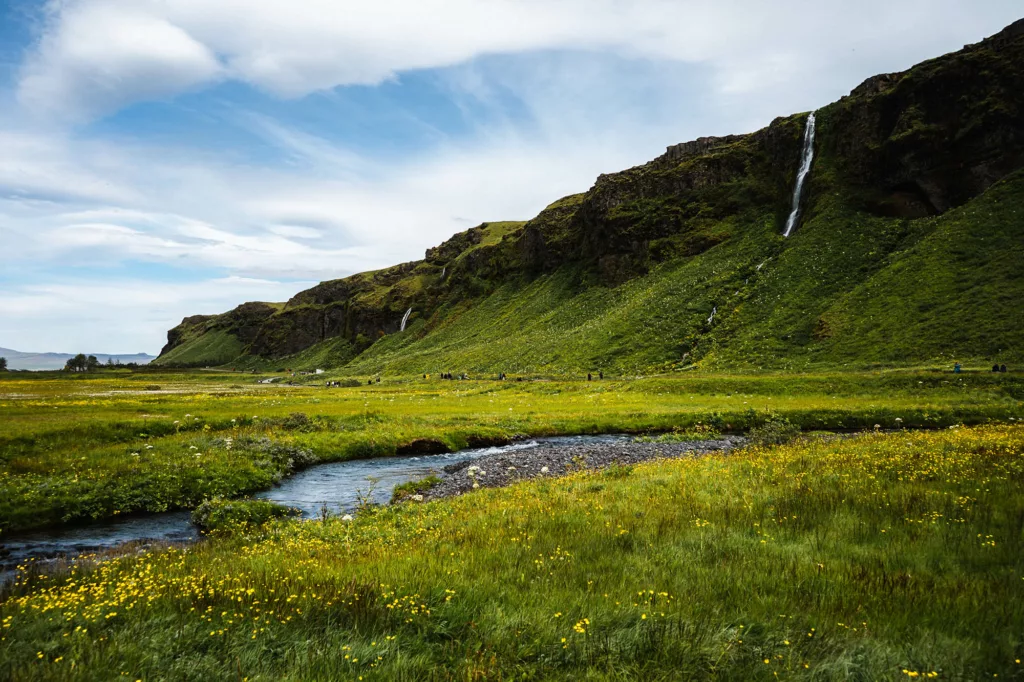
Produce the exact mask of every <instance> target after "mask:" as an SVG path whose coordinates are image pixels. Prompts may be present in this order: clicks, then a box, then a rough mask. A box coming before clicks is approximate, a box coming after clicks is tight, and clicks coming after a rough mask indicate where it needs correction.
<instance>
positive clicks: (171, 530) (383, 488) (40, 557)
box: [0, 435, 630, 582]
mask: <svg viewBox="0 0 1024 682" xmlns="http://www.w3.org/2000/svg"><path fill="white" fill-rule="evenodd" d="M629 438H630V437H629V436H615V435H611V436H561V437H554V438H537V439H533V440H528V441H523V442H519V443H513V444H511V445H505V446H501V447H492V448H478V449H472V450H461V451H459V452H451V453H445V454H440V455H423V456H419V457H380V458H377V459H361V460H350V461H347V462H331V463H328V464H318V465H315V466H312V467H310V468H308V469H306V470H304V471H301V472H299V473H297V474H295V475H294V476H291V477H290V478H287V479H285V480H284V481H283V482H282V483H281V484H280V485H278V486H275V487H274V488H271V489H270V490H265V491H263V492H260V493H257V494H255V495H253V497H255V498H258V499H264V500H272V501H274V502H279V503H281V504H285V505H288V506H289V507H295V508H297V509H299V510H301V512H302V515H303V516H304V517H313V516H317V515H318V514H320V511H321V509H322V508H324V507H326V508H327V509H328V510H329V511H330V512H331V513H332V514H343V513H345V512H349V511H352V510H353V509H355V508H356V506H357V505H358V504H359V498H360V497H361V496H362V497H368V498H369V499H371V500H372V501H373V502H377V503H386V502H387V501H388V500H390V499H391V491H392V490H393V489H394V487H395V486H396V485H399V484H401V483H406V482H408V481H415V480H418V479H421V478H425V477H427V476H430V475H431V474H439V473H441V470H442V468H443V467H445V466H447V465H449V464H455V463H458V462H462V461H464V460H468V459H474V458H477V457H483V456H486V455H493V454H501V453H505V452H512V451H515V450H524V449H529V448H535V447H538V446H540V445H541V444H551V445H558V444H566V445H569V444H587V443H608V442H615V441H621V440H629ZM198 538H199V534H198V533H197V532H196V529H195V527H194V526H193V525H192V523H191V521H190V520H189V512H187V511H175V512H166V513H160V514H145V515H134V516H129V517H126V518H123V519H118V520H111V521H100V522H95V523H89V524H87V525H82V526H73V527H67V528H55V529H52V530H42V531H33V532H29V533H19V534H12V535H10V536H9V537H7V538H6V539H5V540H4V543H3V546H2V548H0V582H4V581H5V580H8V579H11V578H12V577H13V576H14V570H15V567H16V566H17V565H19V564H22V563H24V562H25V561H27V560H29V559H30V558H35V559H36V561H42V562H47V561H54V560H55V559H57V558H60V557H73V556H75V555H78V554H85V553H94V552H101V551H104V550H109V549H114V548H116V547H118V546H120V545H123V544H125V543H128V542H139V543H141V544H142V546H145V544H146V543H147V542H150V543H152V542H192V541H195V540H197V539H198Z"/></svg>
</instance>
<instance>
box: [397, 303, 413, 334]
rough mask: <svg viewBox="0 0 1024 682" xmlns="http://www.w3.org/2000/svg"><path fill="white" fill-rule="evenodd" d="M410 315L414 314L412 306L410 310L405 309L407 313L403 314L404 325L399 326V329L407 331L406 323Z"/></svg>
mask: <svg viewBox="0 0 1024 682" xmlns="http://www.w3.org/2000/svg"><path fill="white" fill-rule="evenodd" d="M410 315H412V308H409V309H408V310H406V311H405V315H403V316H402V326H401V327H399V329H398V331H400V332H404V331H405V323H406V322H408V321H409V316H410Z"/></svg>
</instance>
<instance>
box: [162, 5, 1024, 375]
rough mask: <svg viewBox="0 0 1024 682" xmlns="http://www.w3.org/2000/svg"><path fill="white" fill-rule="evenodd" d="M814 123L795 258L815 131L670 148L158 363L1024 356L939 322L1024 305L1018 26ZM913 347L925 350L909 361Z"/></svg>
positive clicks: (627, 364)
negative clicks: (533, 210) (796, 213)
mask: <svg viewBox="0 0 1024 682" xmlns="http://www.w3.org/2000/svg"><path fill="white" fill-rule="evenodd" d="M817 119H818V135H817V138H816V151H817V158H816V159H815V163H814V166H813V168H812V173H811V177H810V183H809V186H808V191H807V192H806V195H805V199H804V208H805V210H804V212H803V217H802V220H801V224H799V225H798V226H797V229H796V230H795V232H794V234H793V235H792V236H791V237H790V238H789V239H783V238H782V236H781V233H782V231H783V226H784V224H785V221H786V216H787V214H788V213H789V210H790V201H791V196H792V192H793V184H794V180H795V175H796V172H797V166H798V164H799V159H800V153H801V146H802V139H803V134H804V127H805V125H806V120H807V116H806V114H799V115H794V116H790V117H786V118H779V119H777V120H775V121H774V122H773V123H772V124H771V125H770V126H768V127H767V128H765V129H763V130H760V131H757V132H754V133H751V134H747V135H734V136H728V137H723V138H701V139H699V140H696V141H694V142H688V143H683V144H678V145H673V146H671V147H669V148H668V149H667V150H666V153H665V154H664V155H662V156H660V157H658V158H657V159H654V160H652V161H651V162H649V163H647V164H644V165H642V166H638V167H636V168H631V169H628V170H625V171H622V172H619V173H613V174H608V175H602V176H600V177H598V179H597V181H596V183H595V184H594V186H593V187H592V188H591V189H590V190H588V191H587V192H585V193H582V194H576V195H572V196H569V197H565V198H564V199H561V200H559V201H557V202H555V203H554V204H552V205H551V206H549V207H548V208H546V209H545V210H544V211H542V212H541V213H540V214H539V215H538V216H537V217H535V218H534V219H532V220H529V221H527V222H525V223H485V224H483V225H480V226H479V227H475V228H473V229H471V230H468V231H467V232H463V233H460V234H457V235H455V236H453V237H452V238H451V239H449V240H448V241H446V242H445V243H443V244H441V245H439V246H437V247H435V248H432V249H429V250H428V251H427V253H426V255H425V258H424V260H422V261H417V262H413V263H405V264H402V265H398V266H394V267H392V268H388V269H386V270H380V271H377V272H369V273H361V274H358V275H353V276H351V277H347V278H345V279H340V280H333V281H330V282H324V283H322V284H320V285H318V286H316V287H313V288H312V289H309V290H307V291H304V292H302V293H300V294H298V295H296V296H295V297H294V298H293V299H292V300H290V301H288V302H287V303H285V304H283V305H277V306H274V305H269V304H245V305H243V306H240V307H239V308H236V309H235V310H233V311H231V312H230V313H225V314H224V315H220V316H205V317H204V316H196V317H190V318H186V319H185V320H183V322H182V324H181V325H179V326H178V327H175V328H174V329H172V330H171V331H170V332H169V333H168V345H167V346H166V347H165V348H164V351H163V353H162V354H161V357H160V358H159V360H158V361H157V362H158V363H163V364H218V363H221V362H229V361H238V362H245V363H257V364H259V363H260V362H270V361H277V360H278V359H280V358H291V359H294V360H295V361H297V362H303V361H309V360H310V358H313V357H315V358H316V359H317V361H324V360H327V361H329V362H331V363H333V364H336V365H345V366H347V367H348V368H349V369H350V370H351V371H353V372H360V371H383V370H390V371H410V372H420V371H436V370H438V369H440V368H446V367H447V368H453V367H457V368H460V369H473V370H484V369H487V370H491V369H512V368H514V369H517V370H520V371H541V370H547V371H575V370H579V369H581V368H585V367H595V366H599V365H600V366H605V367H611V368H616V367H617V368H620V369H622V370H630V371H632V370H634V369H636V370H638V371H641V370H648V369H651V368H672V367H681V366H688V365H691V364H694V363H698V364H702V365H705V366H716V365H730V366H734V365H738V366H751V367H791V366H796V365H800V366H810V365H814V364H816V363H825V364H837V363H838V364H843V363H853V364H866V363H872V362H884V363H896V364H901V363H902V364H906V363H914V362H925V361H934V360H938V359H941V358H945V357H950V356H953V355H956V356H958V357H964V358H967V357H973V358H988V357H990V356H992V355H999V354H1002V355H1003V356H1006V355H1008V354H1009V355H1013V357H1024V355H1022V354H1021V353H1022V351H1021V350H1020V349H1021V348H1022V347H1024V332H1021V331H1017V330H1016V327H1017V325H1016V324H1009V323H1007V319H1008V317H1009V318H1012V315H1007V314H1004V313H1002V312H999V311H997V312H996V313H994V314H991V315H989V316H988V318H989V319H988V322H987V330H986V326H985V323H984V322H982V327H980V328H979V327H978V326H977V325H978V324H979V321H978V319H976V316H973V315H961V316H959V317H958V316H955V315H951V314H950V312H951V309H955V307H956V306H968V305H970V306H985V305H988V304H991V305H997V303H996V302H999V301H1003V302H1005V301H1009V300H1013V299H1014V297H1017V299H1018V300H1019V296H1020V295H1021V294H1024V281H1022V280H1021V277H1020V275H1019V271H1020V270H1022V269H1024V253H1022V249H1021V242H1022V239H1024V228H1022V227H1021V223H1020V222H1019V221H1017V220H1015V218H1014V216H1016V215H1018V214H1017V213H1016V212H1017V211H1018V210H1019V211H1020V215H1021V216H1024V197H1022V194H1021V191H1020V185H1021V183H1022V180H1021V176H1020V173H1019V169H1021V168H1022V167H1024V21H1021V22H1017V23H1016V24H1014V25H1012V26H1010V27H1008V28H1007V29H1005V30H1004V31H1003V32H1001V33H999V34H998V35H996V36H993V37H992V38H989V39H988V40H985V41H983V42H981V43H979V44H977V45H972V46H968V47H966V48H964V49H963V50H961V51H959V52H957V53H953V54H950V55H946V56H944V57H940V58H938V59H934V60H931V61H928V62H925V63H923V64H921V65H918V66H916V67H914V68H913V69H910V70H909V71H907V72H904V73H899V74H886V75H883V76H877V77H875V78H872V79H869V80H868V81H866V82H865V83H863V84H861V85H860V86H858V87H857V88H855V89H854V90H853V91H852V92H851V94H850V95H849V96H847V97H844V98H842V99H841V100H840V101H838V102H836V103H834V104H831V105H829V106H827V107H824V108H823V109H822V110H820V111H819V112H818V114H817ZM997 183H998V185H999V186H998V187H993V185H996V184H997ZM950 240H953V243H957V244H958V245H957V246H956V247H954V248H950V243H951V242H950ZM997 245H998V250H997V251H993V250H992V249H993V248H995V247H996V246H997ZM940 252H942V253H943V254H944V256H943V257H942V258H939V257H937V256H936V255H935V254H937V253H940ZM911 263H913V264H914V265H913V266H911V265H910V264H911ZM965 263H969V264H970V265H969V266H968V265H965ZM908 268H913V271H914V272H916V273H918V275H919V277H918V279H916V280H914V279H907V274H906V273H907V272H910V271H911V270H908ZM900 273H903V274H900ZM971 273H974V274H975V275H983V276H972V274H971ZM958 277H959V278H961V279H964V278H966V280H969V281H973V282H974V283H975V284H974V290H973V293H971V295H970V296H967V295H966V294H965V293H964V292H963V291H961V290H960V289H958V288H957V287H955V286H954V287H952V288H951V287H950V286H949V282H950V281H951V280H953V279H956V278H958ZM897 285H898V286H901V287H904V290H903V291H900V292H893V291H891V290H886V288H891V287H894V286H897ZM907 286H910V287H911V290H910V291H907V290H906V289H905V287H907ZM922 292H923V293H922ZM928 292H933V293H934V292H942V294H941V295H942V296H943V297H944V299H943V300H942V301H939V302H936V301H933V300H931V299H932V298H934V296H933V294H932V293H928ZM894 295H895V296H902V297H903V299H907V298H912V299H913V300H915V301H917V302H916V303H915V304H914V306H912V307H913V310H911V309H910V308H911V307H908V306H909V304H908V305H903V304H900V305H897V304H896V303H894V302H893V301H892V300H891V298H892V297H893V296H894ZM903 299H901V300H903ZM881 301H888V303H886V304H884V305H883V304H882V303H880V302H881ZM998 305H1002V303H999V304H998ZM951 306H952V308H951ZM409 308H412V310H413V313H412V316H411V317H410V323H409V326H408V328H407V329H406V331H405V332H403V333H401V334H397V333H396V332H397V331H398V329H399V325H400V322H401V320H402V317H403V314H404V312H405V311H406V310H408V309H409ZM940 320H941V321H940ZM1011 321H1012V319H1011ZM968 327H970V328H968ZM908 329H916V330H917V332H915V336H916V337H920V336H921V335H922V334H923V335H925V337H926V338H924V337H921V338H917V340H916V341H915V340H914V339H911V338H907V339H905V340H903V341H901V340H900V339H904V337H905V335H906V330H908ZM868 339H871V340H873V341H871V343H868V342H867V340H868ZM325 353H326V354H325ZM231 354H234V357H231V358H227V357H226V356H228V355H231Z"/></svg>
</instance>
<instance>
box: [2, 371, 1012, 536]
mask: <svg viewBox="0 0 1024 682" xmlns="http://www.w3.org/2000/svg"><path fill="white" fill-rule="evenodd" d="M263 376H266V375H262V374H257V375H252V374H244V373H231V372H212V371H211V372H204V371H190V372H176V373H160V371H159V370H148V371H140V372H136V373H127V372H115V373H106V372H104V373H100V374H98V375H93V376H82V377H74V378H68V377H67V375H63V374H59V373H53V374H44V375H36V376H31V375H23V374H12V375H7V376H4V377H2V378H0V418H2V420H3V423H4V430H3V433H2V434H0V529H3V530H17V529H27V528H33V527H40V526H47V525H54V524H60V523H65V522H73V521H82V520H88V519H96V518H109V517H113V516H118V515H121V514H126V513H130V512H138V511H165V510H169V509H178V508H194V507H195V506H197V505H198V504H200V503H201V502H202V501H203V500H204V499H207V498H210V497H216V496H234V495H240V494H246V493H250V492H254V491H257V490H261V489H265V488H267V487H269V486H270V485H272V484H273V483H274V482H275V481H277V480H280V479H281V478H282V477H284V476H287V475H289V474H291V473H292V472H294V471H295V470H296V469H298V468H301V467H302V466H305V465H307V464H311V463H315V462H325V461H337V460H345V459H352V458H365V457H375V456H389V455H394V454H396V453H397V452H398V451H399V449H400V448H401V447H402V446H403V445H408V444H411V443H413V442H415V441H417V440H429V441H433V442H438V443H441V444H443V445H444V446H445V447H447V448H448V449H451V450H457V449H460V448H464V447H466V446H467V445H468V444H470V443H471V442H473V441H474V439H479V438H484V439H490V440H498V441H501V440H507V439H510V438H513V437H515V436H517V435H532V436H539V435H557V434H584V433H616V432H628V433H637V434H651V433H654V434H657V433H663V432H673V431H675V432H681V431H687V430H689V429H693V428H695V427H697V426H698V425H702V426H704V427H713V428H716V429H719V430H728V431H737V432H738V431H745V430H746V429H748V428H750V427H752V426H755V425H757V424H761V423H763V422H765V421H766V420H767V419H769V417H771V416H772V415H779V416H783V417H785V418H788V419H789V420H790V421H791V422H793V423H794V424H795V425H797V426H799V427H800V428H802V429H804V430H813V429H859V428H870V427H872V426H873V425H874V424H881V425H883V426H886V427H891V426H896V425H897V424H902V425H904V426H908V427H909V426H919V427H938V426H947V425H950V424H955V423H961V422H963V423H984V422H986V421H989V420H1006V419H1009V418H1010V417H1015V418H1019V417H1024V410H1022V409H1021V408H1022V405H1021V400H1022V397H1024V380H1022V379H1021V378H1020V377H1019V376H1018V375H1016V374H1006V375H1000V374H996V375H993V374H991V373H985V372H979V373H977V374H973V373H972V374H962V375H959V376H956V375H953V374H951V373H945V374H943V373H937V372H895V373H846V374H839V373H823V374H817V375H798V376H791V375H776V374H764V375H732V376H729V375H726V376H710V375H703V374H697V373H694V374H687V375H682V376H673V377H653V378H648V379H640V380H636V379H634V380H629V379H623V378H611V377H609V378H607V379H606V380H605V381H595V382H586V381H584V380H575V381H564V380H561V381H525V382H518V381H514V380H511V381H505V382H499V381H495V380H493V379H486V378H479V377H478V378H477V379H476V380H472V381H466V382H458V381H456V382H452V381H441V380H438V379H437V378H436V376H434V377H433V378H431V379H423V378H420V377H405V378H396V377H393V376H388V375H385V376H384V382H383V383H382V384H373V385H370V386H368V385H366V384H365V377H360V378H359V379H358V381H357V382H356V383H357V384H358V385H356V386H353V387H348V388H331V389H325V388H323V386H322V384H323V382H324V381H326V380H329V379H332V378H333V377H332V375H330V374H326V375H319V376H315V377H313V376H310V377H294V378H292V377H288V378H289V379H300V380H303V381H311V382H312V381H315V382H317V383H318V384H320V385H319V386H314V385H309V386H288V385H283V384H273V385H269V386H265V385H260V384H257V383H256V381H257V380H258V379H260V378H262V377H263ZM512 378H513V379H515V376H513V377H512ZM150 386H159V387H160V390H147V387H150ZM897 419H900V420H902V421H900V422H897V421H896V420H897ZM229 439H230V440H229Z"/></svg>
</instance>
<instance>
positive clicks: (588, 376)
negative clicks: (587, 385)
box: [587, 372, 594, 381]
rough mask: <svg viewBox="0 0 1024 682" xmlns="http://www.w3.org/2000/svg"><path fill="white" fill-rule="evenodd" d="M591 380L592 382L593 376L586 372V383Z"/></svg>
mask: <svg viewBox="0 0 1024 682" xmlns="http://www.w3.org/2000/svg"><path fill="white" fill-rule="evenodd" d="M593 380H594V375H593V374H591V373H590V372H587V381H593Z"/></svg>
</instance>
